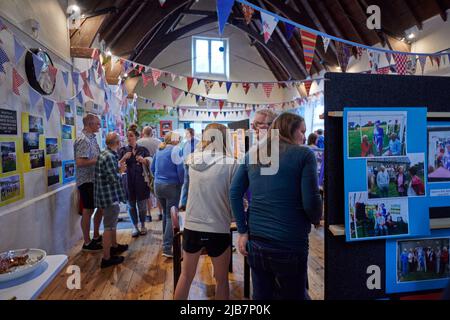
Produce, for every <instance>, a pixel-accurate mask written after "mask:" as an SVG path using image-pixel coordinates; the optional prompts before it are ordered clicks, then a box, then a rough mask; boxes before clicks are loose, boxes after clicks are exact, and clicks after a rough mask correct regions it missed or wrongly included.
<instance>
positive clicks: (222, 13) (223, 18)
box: [216, 0, 234, 35]
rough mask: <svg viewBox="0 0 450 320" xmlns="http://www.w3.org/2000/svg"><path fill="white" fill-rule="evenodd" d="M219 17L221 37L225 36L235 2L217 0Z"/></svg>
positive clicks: (231, 0) (232, 0)
mask: <svg viewBox="0 0 450 320" xmlns="http://www.w3.org/2000/svg"><path fill="white" fill-rule="evenodd" d="M216 3H217V17H218V18H219V35H222V34H223V29H225V24H226V23H227V21H228V17H229V16H230V13H231V9H232V8H233V4H234V0H217V2H216Z"/></svg>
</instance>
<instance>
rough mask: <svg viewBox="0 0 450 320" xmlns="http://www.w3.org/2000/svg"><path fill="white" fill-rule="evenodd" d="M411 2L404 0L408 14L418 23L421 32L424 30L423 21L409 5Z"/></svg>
mask: <svg viewBox="0 0 450 320" xmlns="http://www.w3.org/2000/svg"><path fill="white" fill-rule="evenodd" d="M409 1H410V0H402V3H403V4H404V5H405V8H406V9H407V11H408V13H409V14H410V15H411V17H412V18H413V19H414V21H415V22H416V26H417V28H419V30H422V29H423V25H422V20H421V19H420V17H419V15H418V14H417V12H416V11H415V10H414V7H413V6H412V5H411V4H410V3H409Z"/></svg>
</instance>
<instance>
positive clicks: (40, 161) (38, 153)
mask: <svg viewBox="0 0 450 320" xmlns="http://www.w3.org/2000/svg"><path fill="white" fill-rule="evenodd" d="M30 166H31V169H37V168H42V167H44V166H45V154H44V150H31V151H30Z"/></svg>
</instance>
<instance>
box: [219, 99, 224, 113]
mask: <svg viewBox="0 0 450 320" xmlns="http://www.w3.org/2000/svg"><path fill="white" fill-rule="evenodd" d="M224 103H225V101H223V100H219V109H220V111H222V108H223V105H224Z"/></svg>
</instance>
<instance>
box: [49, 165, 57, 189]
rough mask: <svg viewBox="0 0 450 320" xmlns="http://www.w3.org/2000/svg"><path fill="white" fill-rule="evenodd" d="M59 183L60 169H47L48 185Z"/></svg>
mask: <svg viewBox="0 0 450 320" xmlns="http://www.w3.org/2000/svg"><path fill="white" fill-rule="evenodd" d="M57 183H59V169H50V170H47V185H48V186H52V185H54V184H57Z"/></svg>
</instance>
